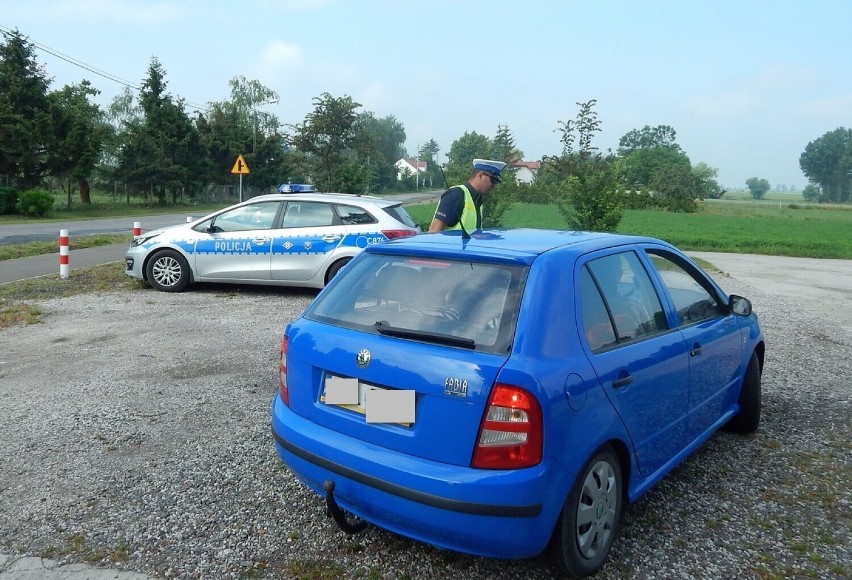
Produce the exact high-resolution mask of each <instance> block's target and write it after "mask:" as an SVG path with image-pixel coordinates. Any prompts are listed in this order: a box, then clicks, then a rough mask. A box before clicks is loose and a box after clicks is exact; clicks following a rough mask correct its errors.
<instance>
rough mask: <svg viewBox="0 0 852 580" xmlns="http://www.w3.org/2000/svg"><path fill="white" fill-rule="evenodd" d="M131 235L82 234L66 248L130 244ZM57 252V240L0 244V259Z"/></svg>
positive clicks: (76, 248)
mask: <svg viewBox="0 0 852 580" xmlns="http://www.w3.org/2000/svg"><path fill="white" fill-rule="evenodd" d="M132 239H133V236H130V235H128V234H98V235H96V236H83V237H79V238H74V239H72V240H70V241H69V242H68V249H70V250H72V251H73V250H81V249H83V248H95V247H98V246H109V245H112V244H128V245H129V244H130V241H131V240H132ZM57 252H59V246H58V242H56V241H50V242H24V243H22V244H7V245H5V246H0V261H3V260H14V259H16V258H29V257H31V256H40V255H42V254H55V253H57Z"/></svg>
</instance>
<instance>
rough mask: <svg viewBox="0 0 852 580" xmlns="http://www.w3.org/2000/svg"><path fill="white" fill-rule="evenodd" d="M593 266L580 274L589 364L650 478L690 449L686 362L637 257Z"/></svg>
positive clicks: (595, 259) (616, 257) (603, 258)
mask: <svg viewBox="0 0 852 580" xmlns="http://www.w3.org/2000/svg"><path fill="white" fill-rule="evenodd" d="M591 258H592V259H589V260H588V261H586V263H585V264H584V265H583V266H582V267H581V269H580V271H579V288H580V293H579V296H580V310H581V317H582V321H583V330H584V332H585V335H586V341H587V345H588V348H589V354H590V357H589V359H590V361H591V363H592V366H593V367H594V369H595V372H596V374H597V376H598V379H599V380H600V383H601V385H602V386H603V388H604V390H605V392H606V394H607V396H608V397H609V400H610V401H611V402H612V404H613V406H614V407H615V409H616V410H617V412H618V414H619V415H620V416H621V419H622V421H624V424H625V426H626V427H627V430H628V432H629V434H630V437H631V439H632V441H633V446H634V449H635V451H636V456H637V458H638V462H639V467H640V470H641V471H642V473H643V474H645V475H648V474H651V473H653V472H655V471H657V470H658V469H659V468H660V467H662V466H663V465H664V464H665V463H666V462H667V461H668V460H669V459H671V458H672V456H674V455H675V454H676V453H677V452H678V451H680V450H681V449H682V448H683V446H684V445H685V442H686V430H687V416H688V409H689V406H688V403H689V400H688V397H689V355H688V353H687V348H686V345H685V343H684V341H683V338H682V336H681V334H680V333H679V332H677V331H674V330H669V328H668V325H667V322H666V316H665V312H664V310H663V306H662V304H661V302H660V298H659V296H658V295H657V293H656V291H655V289H654V286H653V284H652V283H651V280H650V278H649V276H648V273H647V272H646V270H645V268H644V266H643V265H642V263H641V261H640V259H639V257H638V255H637V254H636V253H635V252H633V251H621V252H615V253H608V254H603V253H598V254H595V255H593V256H592V257H591Z"/></svg>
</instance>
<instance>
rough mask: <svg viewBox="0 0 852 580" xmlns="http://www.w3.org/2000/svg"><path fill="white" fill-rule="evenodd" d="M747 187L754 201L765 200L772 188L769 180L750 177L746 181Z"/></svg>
mask: <svg viewBox="0 0 852 580" xmlns="http://www.w3.org/2000/svg"><path fill="white" fill-rule="evenodd" d="M746 186H747V187H748V189H749V191H750V192H751V196H752V197H753V198H754V199H763V196H764V195H766V192H767V191H769V190H770V189H771V188H772V186H771V185H770V184H769V182H768V181H767V180H765V179H759V178H757V177H749V178H748V179H746Z"/></svg>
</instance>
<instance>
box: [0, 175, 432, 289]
mask: <svg viewBox="0 0 852 580" xmlns="http://www.w3.org/2000/svg"><path fill="white" fill-rule="evenodd" d="M440 194H441V192H440V191H436V190H430V191H423V192H418V193H404V194H400V195H396V196H393V198H394V199H399V200H400V201H403V202H405V203H418V202H424V201H430V200H433V199H436V198H437V197H438V196H440ZM187 217H195V218H199V217H202V216H201V215H195V216H189V215H187V214H168V215H147V216H139V217H134V218H130V217H123V218H103V219H92V220H80V221H71V222H62V223H61V224H60V223H58V222H49V223H38V224H20V225H0V245H3V244H14V243H21V242H28V241H48V240H54V241H56V242H57V245H58V240H59V230H60V229H67V230H68V234H69V236H70V237H71V238H74V237H76V236H87V235H93V234H115V233H127V234H131V233H132V232H133V222H137V221H138V222H139V223H140V225H141V227H142V231H143V232H146V231H150V230H154V229H157V228H162V227H166V226H172V225H176V224H181V223H186V221H187ZM125 250H127V244H114V245H110V246H100V247H97V248H86V249H83V250H74V251H72V252H71V253H70V256H69V266H70V268H71V272H72V275H73V271H74V269H75V268H86V267H88V266H97V265H99V264H108V263H110V262H115V261H119V260H123V259H124V253H125ZM51 274H59V251H58V247H57V252H56V253H54V254H44V255H41V256H34V257H31V258H19V259H17V260H3V261H0V284H5V283H8V282H15V281H17V280H25V279H27V278H35V277H38V276H48V275H51Z"/></svg>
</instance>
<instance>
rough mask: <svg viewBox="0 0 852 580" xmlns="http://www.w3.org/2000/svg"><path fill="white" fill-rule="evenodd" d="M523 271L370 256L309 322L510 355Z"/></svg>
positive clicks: (319, 303)
mask: <svg viewBox="0 0 852 580" xmlns="http://www.w3.org/2000/svg"><path fill="white" fill-rule="evenodd" d="M525 274H526V268H525V267H524V266H517V265H505V264H488V263H479V262H471V261H455V260H443V259H440V260H436V259H427V258H411V257H403V256H383V255H380V254H365V255H363V256H360V257H359V259H357V260H355V261H353V262H352V264H350V265H349V266H348V267H347V269H346V270H344V272H343V273H342V275H341V280H335V282H333V283H332V284H331V285H330V286H329V288H327V289H326V291H325V292H323V293H322V294H321V295H320V296H318V297H317V299H316V300H315V301H314V303H313V304H312V305H311V306H310V308H309V309H308V310H307V311H306V313H305V317H306V318H308V319H310V320H316V321H321V322H324V323H328V324H334V325H337V326H343V327H347V328H353V329H358V330H362V331H365V332H371V333H381V334H386V335H392V336H397V337H400V338H405V339H410V340H421V341H426V342H434V343H439V344H445V345H447V346H452V347H457V348H475V349H476V350H481V351H485V352H495V353H497V352H499V353H506V352H508V350H509V347H510V345H511V342H512V338H513V336H514V329H515V321H516V319H517V312H518V309H519V303H520V294H521V288H522V285H523V280H524V278H525Z"/></svg>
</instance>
